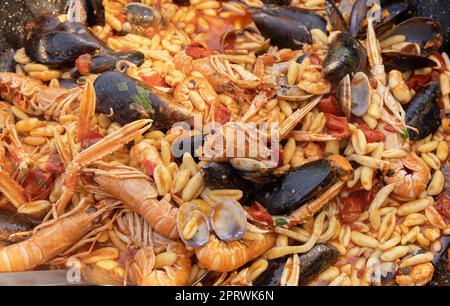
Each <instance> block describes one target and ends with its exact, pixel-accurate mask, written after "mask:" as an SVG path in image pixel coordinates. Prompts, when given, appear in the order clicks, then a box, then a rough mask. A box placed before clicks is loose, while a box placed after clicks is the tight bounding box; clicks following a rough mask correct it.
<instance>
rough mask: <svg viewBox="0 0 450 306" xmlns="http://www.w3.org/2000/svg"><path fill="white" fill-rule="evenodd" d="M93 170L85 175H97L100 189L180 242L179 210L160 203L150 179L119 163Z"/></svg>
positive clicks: (153, 226)
mask: <svg viewBox="0 0 450 306" xmlns="http://www.w3.org/2000/svg"><path fill="white" fill-rule="evenodd" d="M94 167H95V168H89V169H85V170H84V171H86V172H92V173H94V174H95V178H94V180H95V182H96V183H97V184H98V185H99V186H100V189H102V190H104V191H106V192H107V193H109V194H110V195H111V196H113V197H114V198H116V199H118V200H120V201H122V202H123V203H124V205H125V206H126V207H127V208H128V209H130V210H132V211H134V212H137V213H138V214H139V215H141V216H142V217H144V219H145V220H146V221H147V222H148V223H149V224H150V226H151V227H152V228H153V229H154V230H155V231H156V232H157V233H158V234H161V235H163V236H164V237H167V238H172V239H175V238H178V230H177V225H176V216H177V213H178V208H177V207H175V206H173V205H172V204H171V203H170V202H168V201H164V200H161V201H159V200H158V199H157V196H158V191H157V189H156V186H155V185H154V184H153V183H152V182H151V181H150V179H149V177H148V176H146V175H145V174H143V173H142V172H140V171H138V170H136V169H134V168H132V167H128V166H124V165H121V164H118V163H111V164H108V163H105V162H96V163H94Z"/></svg>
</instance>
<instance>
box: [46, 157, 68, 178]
mask: <svg viewBox="0 0 450 306" xmlns="http://www.w3.org/2000/svg"><path fill="white" fill-rule="evenodd" d="M45 170H47V172H49V173H55V174H59V173H63V172H64V170H65V169H64V164H63V162H62V160H61V157H60V156H59V154H58V153H54V154H52V155H50V157H49V159H48V162H47V166H46V169H45Z"/></svg>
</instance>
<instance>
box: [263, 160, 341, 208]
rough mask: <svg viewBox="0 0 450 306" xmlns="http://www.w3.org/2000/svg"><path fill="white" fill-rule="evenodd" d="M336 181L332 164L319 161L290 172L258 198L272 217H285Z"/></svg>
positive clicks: (326, 161) (264, 189)
mask: <svg viewBox="0 0 450 306" xmlns="http://www.w3.org/2000/svg"><path fill="white" fill-rule="evenodd" d="M334 179H335V174H334V172H333V171H332V168H331V164H330V162H329V161H328V160H326V159H319V160H315V161H312V162H309V163H306V164H304V165H302V166H300V167H297V168H294V169H292V170H290V171H289V172H288V173H287V174H285V175H284V176H282V177H280V178H279V179H278V180H277V181H276V182H275V183H273V184H269V185H267V186H265V187H263V188H262V190H260V191H259V192H258V195H257V196H256V201H258V202H259V203H261V204H262V205H263V206H264V207H265V208H266V209H267V211H268V212H269V213H270V214H272V215H285V214H289V213H290V212H292V211H293V210H294V209H296V208H298V207H300V206H301V205H302V204H304V203H305V202H307V201H308V200H310V199H311V198H312V197H313V196H317V195H319V194H320V191H323V190H324V189H326V187H327V186H329V185H330V184H331V183H332V182H333V181H334Z"/></svg>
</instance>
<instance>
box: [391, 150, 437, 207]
mask: <svg viewBox="0 0 450 306" xmlns="http://www.w3.org/2000/svg"><path fill="white" fill-rule="evenodd" d="M390 164H391V170H390V172H392V171H393V173H392V174H391V175H390V173H389V172H388V173H387V175H386V176H385V178H384V180H385V182H386V183H387V184H392V183H394V184H395V189H394V191H393V193H394V194H395V195H397V196H400V197H404V198H409V199H413V198H417V197H418V196H419V195H420V194H421V193H422V192H423V191H424V190H425V189H426V188H427V184H428V181H429V180H430V169H428V167H427V165H425V163H424V162H422V161H421V160H420V159H419V158H417V157H415V156H413V155H408V156H406V157H404V158H399V159H394V160H391V161H390Z"/></svg>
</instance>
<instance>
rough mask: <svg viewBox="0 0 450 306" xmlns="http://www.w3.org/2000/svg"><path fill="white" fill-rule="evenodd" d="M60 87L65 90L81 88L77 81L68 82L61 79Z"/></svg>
mask: <svg viewBox="0 0 450 306" xmlns="http://www.w3.org/2000/svg"><path fill="white" fill-rule="evenodd" d="M59 85H60V86H62V87H64V88H67V89H71V88H75V87H78V86H79V85H78V84H77V81H76V80H73V79H68V80H64V79H61V80H59Z"/></svg>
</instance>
